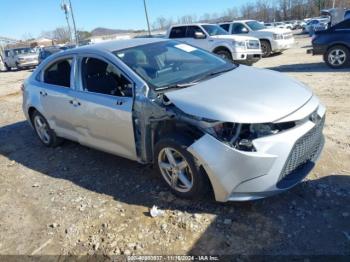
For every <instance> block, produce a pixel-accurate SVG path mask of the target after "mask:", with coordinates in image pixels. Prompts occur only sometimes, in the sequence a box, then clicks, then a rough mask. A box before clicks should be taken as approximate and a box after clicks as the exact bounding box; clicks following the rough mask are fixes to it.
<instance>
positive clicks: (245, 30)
mask: <svg viewBox="0 0 350 262" xmlns="http://www.w3.org/2000/svg"><path fill="white" fill-rule="evenodd" d="M241 33H243V34H248V33H249V31H248V29H247V28H245V27H243V28H242V30H241Z"/></svg>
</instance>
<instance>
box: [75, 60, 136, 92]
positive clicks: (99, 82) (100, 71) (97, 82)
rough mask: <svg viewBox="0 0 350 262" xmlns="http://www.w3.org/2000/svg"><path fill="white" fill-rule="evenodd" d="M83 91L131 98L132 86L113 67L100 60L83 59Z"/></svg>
mask: <svg viewBox="0 0 350 262" xmlns="http://www.w3.org/2000/svg"><path fill="white" fill-rule="evenodd" d="M81 72H82V85H83V89H84V91H88V92H93V93H99V94H105V95H111V96H120V97H132V89H133V84H132V83H131V82H130V81H129V80H128V79H127V78H126V77H125V76H124V75H123V73H122V72H121V71H120V70H119V69H117V68H116V67H115V66H114V65H112V64H110V63H107V62H105V61H103V60H101V59H97V58H92V57H85V58H83V59H82V62H81Z"/></svg>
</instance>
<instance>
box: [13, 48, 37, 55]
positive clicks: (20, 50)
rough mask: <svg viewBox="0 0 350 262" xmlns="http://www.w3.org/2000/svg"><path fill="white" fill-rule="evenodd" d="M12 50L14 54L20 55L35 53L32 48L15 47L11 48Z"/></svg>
mask: <svg viewBox="0 0 350 262" xmlns="http://www.w3.org/2000/svg"><path fill="white" fill-rule="evenodd" d="M13 52H14V54H15V55H20V54H28V53H35V50H34V49H33V48H17V49H13Z"/></svg>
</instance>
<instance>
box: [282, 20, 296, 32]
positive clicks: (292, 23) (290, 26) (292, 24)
mask: <svg viewBox="0 0 350 262" xmlns="http://www.w3.org/2000/svg"><path fill="white" fill-rule="evenodd" d="M284 24H285V25H286V28H287V29H289V30H295V29H296V25H297V24H296V21H286V22H284Z"/></svg>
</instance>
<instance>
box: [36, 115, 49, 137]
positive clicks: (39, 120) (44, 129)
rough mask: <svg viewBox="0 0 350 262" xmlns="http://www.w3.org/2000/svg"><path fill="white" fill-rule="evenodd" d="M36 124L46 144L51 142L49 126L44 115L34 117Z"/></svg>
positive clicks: (37, 130) (38, 132)
mask: <svg viewBox="0 0 350 262" xmlns="http://www.w3.org/2000/svg"><path fill="white" fill-rule="evenodd" d="M34 126H35V130H36V132H37V134H38V136H39V138H40V140H41V141H42V142H43V143H44V144H49V143H50V141H51V136H50V134H49V127H48V125H47V124H46V121H45V120H44V118H43V117H42V116H40V115H36V116H35V117H34Z"/></svg>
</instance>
